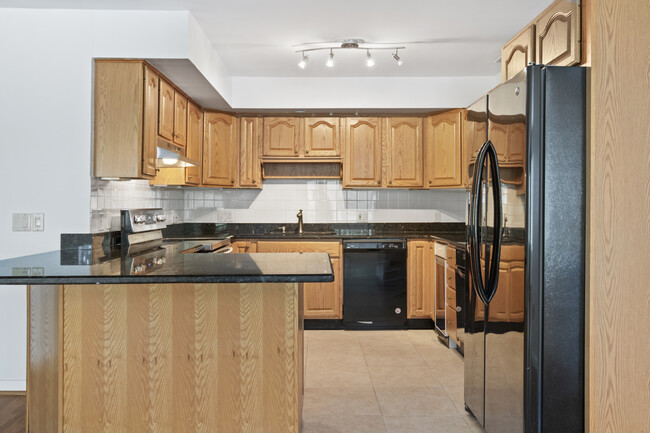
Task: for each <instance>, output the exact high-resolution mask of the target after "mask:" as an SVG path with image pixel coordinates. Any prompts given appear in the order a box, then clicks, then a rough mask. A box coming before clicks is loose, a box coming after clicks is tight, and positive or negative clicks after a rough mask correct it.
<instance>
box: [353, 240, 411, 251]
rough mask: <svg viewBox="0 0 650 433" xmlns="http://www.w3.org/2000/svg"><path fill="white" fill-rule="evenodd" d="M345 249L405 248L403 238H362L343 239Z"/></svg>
mask: <svg viewBox="0 0 650 433" xmlns="http://www.w3.org/2000/svg"><path fill="white" fill-rule="evenodd" d="M343 249H344V250H405V249H406V241H405V240H402V239H361V240H350V241H343Z"/></svg>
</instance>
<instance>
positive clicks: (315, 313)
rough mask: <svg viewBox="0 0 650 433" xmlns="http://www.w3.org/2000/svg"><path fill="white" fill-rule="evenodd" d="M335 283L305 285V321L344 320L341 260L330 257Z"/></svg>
mask: <svg viewBox="0 0 650 433" xmlns="http://www.w3.org/2000/svg"><path fill="white" fill-rule="evenodd" d="M330 260H331V262H332V270H333V271H334V281H333V282H331V283H305V286H304V287H305V289H304V290H305V292H304V293H305V295H304V299H305V309H304V312H305V319H342V318H343V316H342V309H341V287H342V271H341V266H342V263H341V259H340V258H339V257H330Z"/></svg>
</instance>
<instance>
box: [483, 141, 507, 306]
mask: <svg viewBox="0 0 650 433" xmlns="http://www.w3.org/2000/svg"><path fill="white" fill-rule="evenodd" d="M486 144H487V146H486V150H485V155H486V157H487V158H488V159H489V161H490V175H491V176H492V183H493V185H494V187H493V188H492V198H493V200H494V214H493V219H494V242H493V246H492V263H490V273H489V274H488V275H489V279H488V283H487V287H486V288H487V290H488V291H487V293H486V295H487V296H486V299H487V301H488V302H490V301H491V300H492V298H493V297H494V295H495V294H496V292H497V288H498V286H499V264H500V262H501V242H502V240H501V231H502V230H503V221H502V220H503V207H502V203H501V177H500V173H499V159H498V156H497V151H496V149H495V148H494V145H493V144H492V142H491V141H488V142H487V143H486Z"/></svg>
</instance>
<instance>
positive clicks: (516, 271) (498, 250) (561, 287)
mask: <svg viewBox="0 0 650 433" xmlns="http://www.w3.org/2000/svg"><path fill="white" fill-rule="evenodd" d="M467 131H468V133H467V144H468V148H469V151H468V159H467V163H468V170H469V171H468V173H469V175H470V182H469V184H470V189H469V211H468V221H467V238H468V239H467V240H468V258H467V262H468V272H469V278H468V279H467V280H468V285H469V291H468V296H467V299H466V301H465V302H466V305H465V307H466V308H465V311H466V316H465V336H464V338H465V407H466V409H467V410H468V411H470V412H471V413H472V414H473V415H474V416H475V417H476V418H477V419H478V420H479V422H480V423H481V425H482V426H483V428H484V429H485V430H486V431H487V432H489V433H522V432H525V433H533V432H547V433H551V432H553V433H556V432H563V433H572V432H576V433H577V432H583V431H584V320H585V313H584V291H585V197H586V192H585V188H586V186H585V178H586V174H585V172H586V156H585V155H586V138H585V134H586V70H585V68H579V67H545V66H541V65H532V66H528V67H527V68H526V69H525V71H523V72H521V73H520V74H518V75H517V76H515V77H513V78H512V79H511V80H509V81H507V82H506V83H503V84H501V85H500V86H498V87H496V88H495V89H494V90H492V91H491V92H490V93H488V95H486V96H484V97H483V98H481V99H479V100H478V101H477V102H476V103H474V104H473V105H471V106H470V107H469V108H468V112H467Z"/></svg>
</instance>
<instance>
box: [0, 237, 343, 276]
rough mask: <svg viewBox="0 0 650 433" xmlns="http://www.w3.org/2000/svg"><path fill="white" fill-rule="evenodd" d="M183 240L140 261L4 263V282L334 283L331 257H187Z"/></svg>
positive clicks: (67, 257)
mask: <svg viewBox="0 0 650 433" xmlns="http://www.w3.org/2000/svg"><path fill="white" fill-rule="evenodd" d="M200 244H201V242H192V241H190V242H178V243H170V244H167V245H164V246H163V247H161V248H158V249H155V250H150V251H147V252H143V253H142V254H139V255H138V256H136V257H129V256H122V255H121V254H119V252H116V251H109V253H108V254H102V255H97V254H93V252H92V250H71V249H65V250H60V251H52V252H48V253H42V254H34V255H31V256H25V257H18V258H15V259H9V260H1V261H0V284H32V285H36V284H139V283H143V284H150V283H279V282H331V281H334V274H333V271H332V265H331V263H330V259H329V255H328V254H326V253H304V254H301V253H266V254H262V253H257V254H184V253H181V252H180V251H183V250H185V249H187V248H191V247H192V246H196V245H200Z"/></svg>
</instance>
